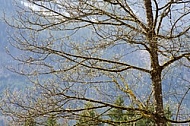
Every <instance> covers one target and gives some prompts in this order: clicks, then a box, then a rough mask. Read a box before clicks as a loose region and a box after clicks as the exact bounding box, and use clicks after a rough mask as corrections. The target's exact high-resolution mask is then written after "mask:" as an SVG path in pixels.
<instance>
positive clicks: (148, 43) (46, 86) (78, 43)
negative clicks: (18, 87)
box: [1, 0, 190, 126]
mask: <svg viewBox="0 0 190 126" xmlns="http://www.w3.org/2000/svg"><path fill="white" fill-rule="evenodd" d="M17 5H18V10H17V15H15V16H14V17H13V20H12V21H7V24H9V25H10V26H11V27H13V28H15V33H14V34H12V35H11V40H10V42H11V44H12V45H13V46H15V47H16V48H17V49H19V50H22V51H23V52H24V53H23V54H21V55H20V56H15V55H14V54H11V53H10V55H11V56H12V57H13V58H14V59H16V60H18V61H19V64H18V66H16V67H14V69H13V68H12V69H11V70H13V71H14V72H17V73H19V74H22V75H25V76H27V77H28V78H29V80H30V81H31V82H32V83H33V84H34V85H35V87H36V88H35V89H33V90H34V91H33V93H29V94H28V95H26V98H21V97H19V95H18V97H17V96H15V95H10V94H9V95H8V97H7V98H4V99H3V100H2V107H1V109H2V111H3V112H4V114H7V115H8V116H10V117H12V120H13V122H17V123H20V124H22V123H23V120H24V119H25V118H31V117H33V118H35V119H36V121H37V122H38V124H42V123H43V122H40V121H41V118H44V117H46V116H48V115H52V114H53V115H54V117H55V116H56V117H57V118H62V119H64V120H67V121H71V120H74V121H76V120H78V119H79V118H80V116H81V114H80V113H81V112H82V111H85V110H86V109H88V110H95V111H98V112H99V114H97V115H98V116H97V117H96V118H95V117H94V118H92V119H91V121H92V120H93V121H98V122H101V123H104V124H110V125H118V124H121V123H122V124H128V123H131V122H136V121H138V120H140V119H142V118H145V117H146V118H150V119H152V120H154V121H155V124H156V125H157V126H165V125H167V123H168V122H170V123H188V122H189V121H190V120H188V117H189V114H190V113H186V112H187V111H186V110H187V109H186V108H185V104H187V103H188V104H189V102H188V99H189V97H190V95H189V89H190V83H189V82H190V80H189V72H190V70H189V68H190V65H189V62H190V41H189V37H190V34H189V29H190V26H189V21H190V1H189V0H164V1H163V0H144V1H139V0H78V1H71V0H49V1H48V0H46V1H43V0H41V1H39V0H38V1H35V0H26V1H22V2H21V5H20V3H17ZM23 5H24V6H23ZM118 96H122V97H123V98H124V100H125V105H124V106H118V105H116V104H114V101H115V100H116V99H117V97H118ZM87 102H88V103H89V102H90V103H92V104H93V107H91V108H85V104H86V103H87ZM174 105H175V106H174ZM176 105H177V107H176ZM152 106H153V107H154V110H153V111H152V110H150V109H149V108H150V107H152ZM165 106H171V107H170V108H172V119H170V118H166V116H165V115H166V113H165V112H164V108H165ZM112 109H122V110H123V111H134V112H135V113H136V115H137V116H136V118H135V119H132V120H124V121H123V122H121V121H119V122H117V121H113V120H111V119H109V118H108V117H109V116H108V113H109V111H110V110H112ZM99 116H101V118H99ZM88 119H90V117H88Z"/></svg>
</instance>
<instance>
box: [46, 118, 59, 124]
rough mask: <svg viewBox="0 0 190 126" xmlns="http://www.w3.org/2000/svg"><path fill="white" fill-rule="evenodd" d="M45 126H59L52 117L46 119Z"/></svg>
mask: <svg viewBox="0 0 190 126" xmlns="http://www.w3.org/2000/svg"><path fill="white" fill-rule="evenodd" d="M47 126H59V124H58V123H57V120H56V118H55V117H54V116H51V117H48V119H47Z"/></svg>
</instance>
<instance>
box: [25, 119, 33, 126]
mask: <svg viewBox="0 0 190 126" xmlns="http://www.w3.org/2000/svg"><path fill="white" fill-rule="evenodd" d="M24 126H36V122H35V120H34V119H33V118H29V119H26V121H25V123H24Z"/></svg>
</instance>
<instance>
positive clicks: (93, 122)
mask: <svg viewBox="0 0 190 126" xmlns="http://www.w3.org/2000/svg"><path fill="white" fill-rule="evenodd" d="M93 107H94V105H93V104H92V103H87V104H85V109H86V110H84V111H83V112H81V114H80V118H79V121H78V122H77V124H76V125H77V126H102V125H103V124H102V123H100V122H98V120H99V119H100V117H99V115H98V113H97V112H96V111H95V110H94V109H91V108H93Z"/></svg>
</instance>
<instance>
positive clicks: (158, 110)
mask: <svg viewBox="0 0 190 126" xmlns="http://www.w3.org/2000/svg"><path fill="white" fill-rule="evenodd" d="M144 5H145V9H146V18H147V23H148V30H147V35H146V37H147V41H148V43H149V49H150V50H149V53H150V57H151V69H152V71H151V80H152V87H153V97H154V105H155V108H154V110H155V118H154V119H155V122H156V125H157V126H166V120H165V118H162V117H164V107H163V97H162V82H161V81H162V80H161V73H162V69H161V67H160V65H159V59H158V42H157V39H156V37H155V36H156V34H155V28H154V18H153V12H152V3H151V0H144Z"/></svg>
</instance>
